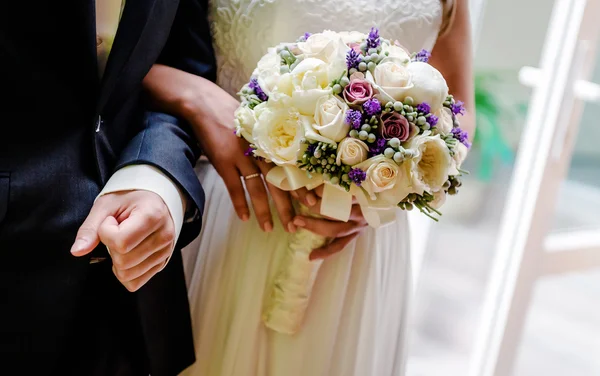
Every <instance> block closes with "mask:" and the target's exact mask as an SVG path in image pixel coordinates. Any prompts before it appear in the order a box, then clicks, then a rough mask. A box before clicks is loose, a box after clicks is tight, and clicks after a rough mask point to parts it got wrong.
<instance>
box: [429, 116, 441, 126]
mask: <svg viewBox="0 0 600 376" xmlns="http://www.w3.org/2000/svg"><path fill="white" fill-rule="evenodd" d="M439 120H440V119H438V117H437V116H435V115H431V116H430V117H429V118H428V119H427V122H428V123H429V125H431V126H432V127H435V126H436V125H437V123H438V121H439Z"/></svg>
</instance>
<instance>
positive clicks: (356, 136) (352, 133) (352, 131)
mask: <svg viewBox="0 0 600 376" xmlns="http://www.w3.org/2000/svg"><path fill="white" fill-rule="evenodd" d="M350 137H353V138H358V131H357V130H356V129H353V130H351V131H350Z"/></svg>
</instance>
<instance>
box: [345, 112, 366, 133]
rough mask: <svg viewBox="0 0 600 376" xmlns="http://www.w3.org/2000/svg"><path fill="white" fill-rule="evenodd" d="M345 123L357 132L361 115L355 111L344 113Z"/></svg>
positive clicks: (360, 122) (360, 123)
mask: <svg viewBox="0 0 600 376" xmlns="http://www.w3.org/2000/svg"><path fill="white" fill-rule="evenodd" d="M346 123H347V124H350V126H351V127H352V128H353V129H356V130H359V129H360V127H361V125H362V113H361V112H360V111H357V110H348V112H346Z"/></svg>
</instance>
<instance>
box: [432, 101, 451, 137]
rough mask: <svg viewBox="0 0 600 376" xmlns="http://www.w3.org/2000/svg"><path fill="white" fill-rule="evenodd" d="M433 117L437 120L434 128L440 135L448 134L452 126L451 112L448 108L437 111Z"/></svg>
mask: <svg viewBox="0 0 600 376" xmlns="http://www.w3.org/2000/svg"><path fill="white" fill-rule="evenodd" d="M435 116H437V118H438V122H437V124H436V126H435V127H436V128H437V129H438V130H439V131H440V133H441V134H443V135H447V134H448V133H450V131H452V128H453V126H454V121H453V120H452V111H451V110H450V109H449V108H446V107H442V108H440V109H439V110H437V112H436V113H435Z"/></svg>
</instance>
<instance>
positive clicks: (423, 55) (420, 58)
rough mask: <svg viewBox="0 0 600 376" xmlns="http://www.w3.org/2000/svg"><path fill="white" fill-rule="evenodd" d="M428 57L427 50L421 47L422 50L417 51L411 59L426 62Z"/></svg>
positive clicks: (429, 55)
mask: <svg viewBox="0 0 600 376" xmlns="http://www.w3.org/2000/svg"><path fill="white" fill-rule="evenodd" d="M430 57H431V54H430V53H429V51H427V50H425V49H423V50H421V51H419V52H417V54H416V55H415V57H414V59H413V60H414V61H420V62H423V63H427V62H428V61H429V58H430Z"/></svg>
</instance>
